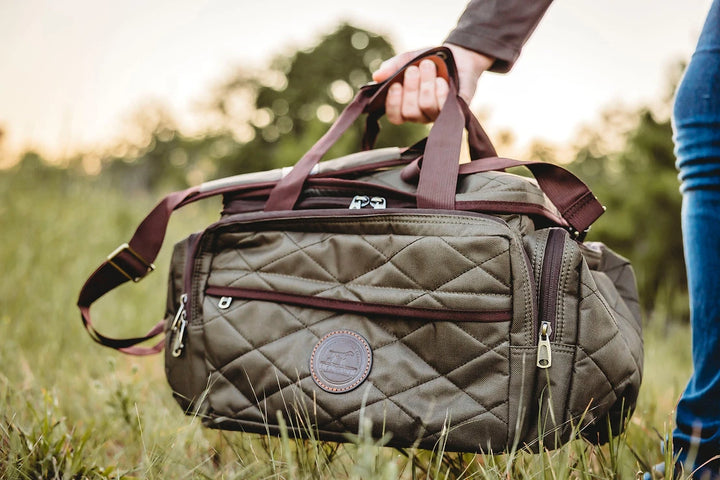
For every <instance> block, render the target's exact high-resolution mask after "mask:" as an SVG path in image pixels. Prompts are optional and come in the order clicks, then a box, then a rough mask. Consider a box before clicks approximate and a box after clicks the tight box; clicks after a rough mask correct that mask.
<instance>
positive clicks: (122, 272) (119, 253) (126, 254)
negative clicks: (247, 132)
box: [77, 187, 221, 355]
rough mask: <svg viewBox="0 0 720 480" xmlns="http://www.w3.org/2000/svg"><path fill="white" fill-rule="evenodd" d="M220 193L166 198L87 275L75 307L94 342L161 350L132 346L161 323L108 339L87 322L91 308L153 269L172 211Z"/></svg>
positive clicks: (139, 351) (194, 191)
mask: <svg viewBox="0 0 720 480" xmlns="http://www.w3.org/2000/svg"><path fill="white" fill-rule="evenodd" d="M219 193H221V192H220V191H211V192H203V193H200V190H199V188H197V187H196V188H189V189H187V190H183V191H179V192H175V193H171V194H170V195H168V196H166V197H165V198H164V199H163V200H162V201H160V203H158V204H157V206H156V207H155V208H154V209H153V210H152V211H151V212H150V213H149V214H148V215H147V217H145V219H144V220H143V221H142V223H140V226H138V228H137V230H136V231H135V234H134V235H133V236H132V238H131V239H130V241H129V242H128V243H125V244H123V245H121V246H120V247H118V248H117V249H116V250H115V251H114V252H112V253H111V254H110V255H108V257H107V259H106V260H105V261H104V262H103V263H102V264H100V266H99V267H98V268H97V270H95V271H94V272H93V273H92V274H91V275H90V277H89V278H88V279H87V281H86V282H85V284H84V285H83V287H82V289H81V290H80V296H79V298H78V303H77V305H78V307H79V308H80V314H81V317H82V322H83V325H84V326H85V328H86V329H87V331H88V333H90V336H91V337H92V339H93V340H95V341H96V342H97V343H99V344H101V345H105V346H107V347H111V348H115V349H117V350H120V351H122V352H125V353H129V354H131V355H150V354H153V353H157V352H160V351H161V350H162V348H163V342H162V341H160V342H159V343H157V344H156V345H154V346H152V347H137V346H135V345H137V344H139V343H142V342H144V341H146V340H149V339H151V338H153V337H156V336H157V335H159V334H161V333H162V332H163V329H164V322H160V323H158V324H157V325H155V326H154V327H153V328H152V329H151V330H150V331H149V332H148V333H147V334H145V335H144V336H142V337H135V338H126V339H115V338H110V337H106V336H104V335H102V334H100V333H99V332H98V331H97V330H95V328H94V327H93V325H92V322H91V320H90V306H91V305H92V304H93V303H94V302H95V301H96V300H98V299H99V298H100V297H102V296H103V295H105V294H106V293H108V292H109V291H111V290H113V289H114V288H116V287H118V286H120V285H122V284H123V283H125V282H128V281H130V280H132V281H133V282H139V281H140V280H142V279H143V278H144V277H145V276H146V275H147V274H148V273H150V272H152V271H153V270H154V269H155V266H154V265H153V263H152V262H154V261H155V259H156V258H157V255H158V253H159V252H160V247H161V246H162V243H163V240H164V239H165V232H166V230H167V225H168V222H169V221H170V216H171V215H172V212H173V211H175V210H176V209H178V208H181V207H183V206H185V205H187V204H189V203H192V202H195V201H197V200H200V199H202V198H207V197H211V196H214V195H217V194H219Z"/></svg>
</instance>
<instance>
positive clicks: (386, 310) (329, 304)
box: [205, 286, 512, 323]
mask: <svg viewBox="0 0 720 480" xmlns="http://www.w3.org/2000/svg"><path fill="white" fill-rule="evenodd" d="M205 293H206V295H208V296H210V297H215V298H217V308H218V309H219V310H221V311H222V310H228V309H229V308H230V307H231V306H232V305H233V302H234V301H235V300H239V301H261V302H274V303H278V304H285V305H294V306H298V307H304V308H311V309H318V310H328V311H334V312H338V313H353V314H360V315H367V316H385V317H390V318H406V319H420V320H430V321H445V322H490V323H492V322H509V321H510V320H512V311H511V310H510V309H507V310H447V309H438V308H423V307H413V306H405V305H392V304H383V303H368V302H361V301H356V300H343V299H336V298H328V297H321V296H312V295H297V294H293V293H282V292H272V291H267V290H259V289H251V288H238V287H218V286H208V288H207V290H206V291H205Z"/></svg>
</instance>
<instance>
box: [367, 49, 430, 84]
mask: <svg viewBox="0 0 720 480" xmlns="http://www.w3.org/2000/svg"><path fill="white" fill-rule="evenodd" d="M421 51H422V50H414V51H411V52H405V53H401V54H399V55H395V56H394V57H392V58H388V59H387V60H385V61H384V62H383V63H382V64H381V65H380V68H378V69H377V70H376V71H375V72H373V74H372V78H373V80H374V81H376V82H378V83H379V82H384V81H385V80H387V79H388V78H389V77H390V76H391V75H392V74H393V73H395V72H397V71H398V70H400V68H401V67H402V66H403V65H405V64H406V63H408V62H409V61H410V60H412V59H413V58H415V57H416V56H417V55H418V54H419V53H420V52H421Z"/></svg>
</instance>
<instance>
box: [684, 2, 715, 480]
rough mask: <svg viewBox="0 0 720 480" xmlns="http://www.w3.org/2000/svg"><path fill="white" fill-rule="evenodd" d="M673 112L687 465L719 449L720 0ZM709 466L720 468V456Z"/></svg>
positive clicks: (703, 35) (703, 460) (700, 42)
mask: <svg viewBox="0 0 720 480" xmlns="http://www.w3.org/2000/svg"><path fill="white" fill-rule="evenodd" d="M673 117H674V118H673V126H674V128H675V146H676V155H677V159H678V160H677V166H678V169H679V171H680V179H681V181H682V187H681V189H682V192H683V208H682V228H683V244H684V248H685V262H686V266H687V273H688V289H689V292H690V319H691V320H690V323H691V328H692V358H693V374H692V377H691V378H690V381H689V383H688V385H687V388H686V389H685V392H684V393H683V395H682V397H681V399H680V402H679V404H678V407H677V418H676V422H677V426H676V429H675V431H674V432H673V443H674V449H675V451H676V452H680V460H681V462H688V464H687V465H686V471H687V468H691V469H694V468H697V467H699V466H700V465H701V464H703V463H704V462H707V461H709V460H711V459H712V458H713V457H714V456H716V455H720V0H714V1H713V4H712V6H711V8H710V12H709V13H708V17H707V20H706V23H705V26H704V28H703V31H702V33H701V35H700V39H699V41H698V46H697V49H696V51H695V53H694V54H693V57H692V59H691V61H690V64H689V65H688V68H687V70H686V72H685V75H684V77H683V80H682V82H681V83H680V86H679V87H678V91H677V95H676V99H675V106H674V111H673ZM710 471H711V472H720V460H715V461H713V462H712V465H711V470H710ZM718 475H720V474H718ZM696 478H702V477H701V476H700V475H698V476H697V477H696ZM718 478H720V477H718Z"/></svg>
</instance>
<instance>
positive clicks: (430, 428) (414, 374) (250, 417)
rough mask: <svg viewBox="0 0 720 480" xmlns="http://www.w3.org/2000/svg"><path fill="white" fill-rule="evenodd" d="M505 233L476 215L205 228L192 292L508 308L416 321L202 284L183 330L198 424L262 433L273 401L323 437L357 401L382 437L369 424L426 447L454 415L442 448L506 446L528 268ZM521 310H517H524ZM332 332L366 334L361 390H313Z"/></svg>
mask: <svg viewBox="0 0 720 480" xmlns="http://www.w3.org/2000/svg"><path fill="white" fill-rule="evenodd" d="M251 228H252V229H253V230H254V231H249V230H250V229H251ZM245 230H248V231H245ZM258 230H259V231H258ZM514 241H516V237H515V236H514V235H513V234H512V233H511V232H510V231H509V229H508V227H507V225H506V224H504V223H503V222H501V221H497V220H492V219H488V218H486V217H483V216H473V215H467V216H460V215H457V216H456V215H422V216H420V215H400V216H392V215H390V216H388V217H387V218H385V217H382V216H380V217H368V218H340V219H337V218H321V219H302V220H298V221H295V222H293V221H290V222H276V223H273V222H268V223H267V224H263V225H260V226H259V225H252V226H248V227H247V228H246V229H244V228H243V225H230V226H228V227H226V228H224V229H222V230H220V231H218V232H217V233H216V236H215V237H214V238H212V239H210V238H206V239H205V241H204V242H203V246H204V248H208V249H210V250H211V251H212V252H213V254H212V255H211V256H210V257H209V256H208V255H207V254H204V255H203V258H205V259H206V260H203V265H207V271H208V272H209V274H208V275H207V277H205V276H204V275H202V274H198V272H196V275H195V277H194V278H195V282H201V283H202V285H201V286H198V287H194V288H196V289H197V290H196V291H198V290H199V291H203V290H204V289H206V288H210V287H222V288H228V289H230V291H237V290H232V288H242V289H254V290H256V291H258V290H259V291H263V292H273V293H275V292H285V293H288V294H293V295H298V296H301V297H302V298H309V299H312V298H318V297H319V298H330V299H340V300H343V301H348V300H349V301H354V302H359V304H365V303H373V304H381V305H389V306H401V307H404V308H405V307H410V308H412V307H421V308H423V309H430V310H432V311H439V312H448V311H454V310H456V311H459V312H473V314H474V313H475V312H487V311H489V312H506V314H507V320H502V321H492V322H487V321H472V319H471V318H468V319H467V321H462V322H459V323H458V322H449V321H440V320H437V319H435V320H429V319H427V318H424V317H423V315H424V314H425V313H424V312H426V311H427V310H406V311H405V314H403V315H400V316H396V315H393V314H392V313H391V311H392V310H391V311H388V313H373V314H372V315H370V316H366V315H363V314H358V313H350V312H341V311H334V310H329V309H327V308H320V307H318V306H317V305H313V304H311V303H304V304H303V303H300V304H296V303H292V302H291V303H282V302H270V301H264V300H260V299H253V300H250V299H247V298H245V297H242V296H241V295H240V296H237V297H235V298H232V299H230V300H228V299H225V300H222V301H221V298H219V295H220V294H218V295H217V296H213V295H212V294H209V293H206V294H205V295H203V296H202V297H200V298H199V299H198V301H199V302H200V304H199V305H200V306H199V307H197V306H196V307H195V308H198V309H199V310H200V311H201V312H202V316H201V317H196V318H197V319H198V320H199V319H202V322H203V323H202V337H194V338H192V339H191V338H188V342H198V341H199V342H202V343H203V344H204V351H205V360H206V363H207V369H208V371H209V378H208V388H207V390H206V392H204V393H203V395H204V397H203V402H204V404H203V405H204V408H203V415H204V416H205V419H206V421H207V422H208V423H209V424H213V422H220V424H222V425H223V426H224V428H227V427H228V425H231V426H232V425H235V426H236V428H239V429H249V430H255V431H259V432H260V433H262V431H264V430H263V429H262V426H264V425H266V424H269V425H276V412H277V411H281V412H283V413H284V415H285V417H286V420H287V422H288V423H289V424H297V422H298V418H297V416H298V415H300V416H303V417H307V418H310V417H312V423H313V424H314V425H315V427H316V428H317V429H318V430H319V431H320V432H326V433H327V434H328V435H329V438H332V434H333V432H334V433H336V434H337V433H338V432H340V433H342V432H356V431H357V429H358V427H359V425H360V417H359V415H360V414H359V411H360V409H361V407H363V406H364V411H365V412H366V415H368V416H369V417H370V418H371V419H372V420H373V422H374V427H373V428H374V429H376V430H374V434H375V435H377V436H379V435H380V434H381V433H382V432H381V431H380V430H377V429H382V428H383V425H384V428H385V429H386V431H389V432H392V434H393V440H392V443H393V444H396V445H411V444H414V443H415V442H416V441H420V444H421V445H422V446H424V447H426V448H431V447H432V446H433V444H434V442H435V441H437V439H438V438H439V436H440V434H441V432H442V431H443V428H444V426H447V425H448V424H449V425H450V426H451V432H457V434H455V433H453V435H454V436H453V437H451V442H450V446H449V449H455V450H464V451H473V450H474V451H477V450H479V449H483V448H488V447H491V448H494V449H496V450H501V449H502V448H504V447H505V446H506V441H507V437H508V431H509V424H510V423H511V422H512V419H511V416H510V414H509V411H508V409H509V407H508V399H509V397H510V393H509V385H510V370H511V367H510V363H509V350H510V330H511V322H510V321H509V320H510V318H511V316H512V315H514V314H515V312H514V307H515V308H516V302H517V299H514V297H513V288H514V287H516V286H515V285H514V282H516V281H518V280H517V279H516V278H514V276H515V275H516V274H517V270H518V268H525V261H524V259H523V258H522V257H521V256H518V254H520V255H522V253H521V250H520V249H519V248H518V246H517V245H514V244H513V243H512V242H514ZM203 271H205V270H204V269H203V270H202V271H200V273H202V272H203ZM522 281H525V279H524V278H523V279H522ZM407 311H411V312H416V311H417V312H420V313H418V315H416V316H413V315H408V314H407ZM526 314H527V312H525V311H522V312H518V313H517V315H519V316H520V317H521V318H523V319H525V316H526ZM523 321H524V320H523ZM341 330H342V331H352V332H356V333H357V334H358V335H360V336H361V337H362V338H364V339H365V340H366V341H367V344H368V345H369V349H370V350H371V351H372V368H371V369H370V371H369V374H368V376H367V377H366V378H365V380H364V381H363V383H362V384H360V386H359V387H357V388H355V389H352V390H350V391H347V392H345V393H340V394H339V393H330V392H328V391H325V390H323V389H321V388H319V386H318V385H317V384H316V381H315V380H314V379H313V377H312V372H311V369H310V358H311V355H312V354H313V349H314V348H315V346H316V345H317V344H318V341H319V340H320V339H321V338H323V337H325V336H326V335H327V334H328V333H330V332H335V331H341ZM339 353H340V354H342V352H339ZM310 412H311V415H310ZM308 415H309V416H310V417H308ZM234 422H236V423H234ZM304 423H307V422H304ZM488 439H492V442H491V443H490V444H489V445H488V444H487V441H488Z"/></svg>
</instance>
